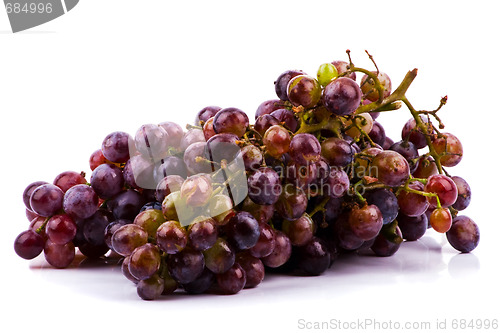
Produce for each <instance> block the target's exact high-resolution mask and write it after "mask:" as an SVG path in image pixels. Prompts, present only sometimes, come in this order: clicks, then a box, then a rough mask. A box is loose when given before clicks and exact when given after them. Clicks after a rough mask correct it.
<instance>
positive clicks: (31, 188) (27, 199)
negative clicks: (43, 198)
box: [23, 181, 48, 211]
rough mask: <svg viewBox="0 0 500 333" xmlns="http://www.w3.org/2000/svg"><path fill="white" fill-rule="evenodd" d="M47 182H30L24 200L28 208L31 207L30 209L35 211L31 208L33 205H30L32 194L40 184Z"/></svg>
mask: <svg viewBox="0 0 500 333" xmlns="http://www.w3.org/2000/svg"><path fill="white" fill-rule="evenodd" d="M45 184H48V183H47V182H44V181H38V182H34V183H31V184H29V185H28V186H27V187H26V189H25V190H24V192H23V201H24V205H25V206H26V208H27V209H29V210H30V211H33V210H32V208H31V205H30V199H31V194H32V193H33V191H34V190H35V189H36V188H37V187H38V186H41V185H45Z"/></svg>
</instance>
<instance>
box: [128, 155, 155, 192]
mask: <svg viewBox="0 0 500 333" xmlns="http://www.w3.org/2000/svg"><path fill="white" fill-rule="evenodd" d="M154 171H155V165H154V163H153V162H152V161H151V160H150V159H146V158H144V156H142V155H136V156H132V157H131V158H130V159H129V160H128V161H127V163H126V164H125V167H124V168H123V180H124V181H125V184H127V185H128V186H130V187H131V188H134V189H150V188H151V187H153V188H154V186H156V182H155V178H154Z"/></svg>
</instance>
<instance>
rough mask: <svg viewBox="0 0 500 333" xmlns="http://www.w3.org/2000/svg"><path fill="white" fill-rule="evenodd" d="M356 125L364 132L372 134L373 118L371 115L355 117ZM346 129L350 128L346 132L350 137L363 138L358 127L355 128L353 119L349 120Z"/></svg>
mask: <svg viewBox="0 0 500 333" xmlns="http://www.w3.org/2000/svg"><path fill="white" fill-rule="evenodd" d="M354 121H355V124H356V125H357V126H359V128H361V130H362V131H364V132H365V133H367V134H368V133H370V132H371V130H372V128H373V118H372V116H371V115H370V114H369V113H366V112H365V113H360V114H358V115H356V116H355V118H354ZM346 127H347V128H348V129H347V130H346V132H345V133H346V134H347V135H349V136H350V137H351V138H354V139H358V138H359V137H361V135H362V134H361V131H360V130H359V129H358V128H357V127H356V126H353V122H352V120H351V119H348V120H347V122H346Z"/></svg>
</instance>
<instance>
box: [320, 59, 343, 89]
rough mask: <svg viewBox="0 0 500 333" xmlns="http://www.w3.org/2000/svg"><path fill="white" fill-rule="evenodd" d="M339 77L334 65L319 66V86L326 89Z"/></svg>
mask: <svg viewBox="0 0 500 333" xmlns="http://www.w3.org/2000/svg"><path fill="white" fill-rule="evenodd" d="M338 75H339V72H338V71H337V67H335V66H334V65H333V64H328V63H326V64H322V65H320V66H319V68H318V73H317V75H316V76H317V77H318V82H319V84H321V85H322V86H323V87H324V86H326V85H327V84H328V83H330V82H331V81H332V80H333V79H335V78H336V77H337V76H338Z"/></svg>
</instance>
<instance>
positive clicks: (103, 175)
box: [90, 164, 125, 199]
mask: <svg viewBox="0 0 500 333" xmlns="http://www.w3.org/2000/svg"><path fill="white" fill-rule="evenodd" d="M124 183H125V181H124V179H123V173H122V170H121V169H120V168H119V167H117V166H116V165H111V164H101V165H99V166H98V167H97V168H96V169H95V170H94V172H92V176H90V185H91V186H92V188H93V189H94V191H95V193H97V195H98V196H99V197H100V198H102V199H109V198H111V197H113V196H115V195H117V194H118V193H120V191H121V190H122V188H123V185H124Z"/></svg>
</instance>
